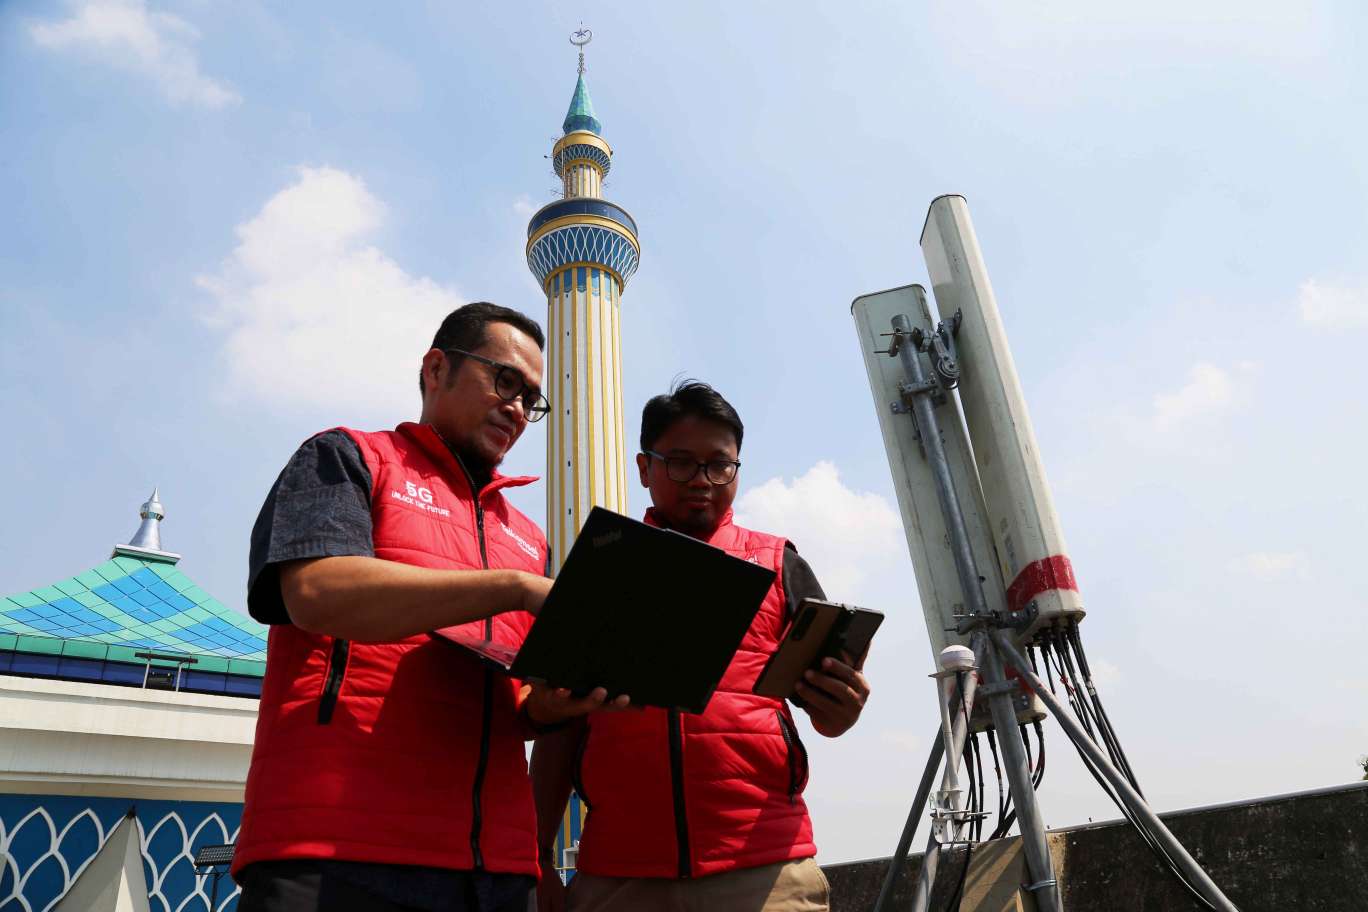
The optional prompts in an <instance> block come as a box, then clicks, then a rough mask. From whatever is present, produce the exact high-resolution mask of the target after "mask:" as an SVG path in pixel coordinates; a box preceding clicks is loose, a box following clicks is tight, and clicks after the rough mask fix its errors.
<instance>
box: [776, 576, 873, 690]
mask: <svg viewBox="0 0 1368 912" xmlns="http://www.w3.org/2000/svg"><path fill="white" fill-rule="evenodd" d="M883 619H884V616H883V612H881V611H871V610H870V609H868V608H857V607H855V606H854V605H842V604H840V603H839V602H828V601H824V600H822V599H812V598H809V599H803V601H802V604H800V605H799V606H798V611H797V613H796V614H795V615H794V618H793V621H792V623H790V624H789V626H788V630H787V631H786V632H785V633H784V638H783V640H781V641H780V643H779V648H778V649H776V650H775V651H774V655H772V656H770V659H769V661H768V662H766V663H765V667H764V670H763V671H761V672H760V677H758V678H756V680H755V686H754V687H753V688H751V691H752V692H753V693H757V694H760V695H761V696H765V697H775V698H777V699H781V700H783V699H787V698H789V697H792V696H793V695H794V688H795V687H796V686H797V684H798V682H799V681H800V680H801V679H802V677H803V672H805V671H807V670H808V669H809V668H815V667H816V666H817V664H818V663H819V662H820V661H821V660H822V659H824V658H826V657H827V656H831V657H832V658H839V657H840V653H841V651H842V650H845V651H846V652H848V653H849V654H850V655H851V657H852V658H854V659H855V660H856V661H857V662H858V661H859V660H860V659H861V657H863V656H864V654H865V651H866V650H868V649H869V643H870V641H871V640H872V639H874V631H876V630H878V629H879V625H880V624H882V623H883Z"/></svg>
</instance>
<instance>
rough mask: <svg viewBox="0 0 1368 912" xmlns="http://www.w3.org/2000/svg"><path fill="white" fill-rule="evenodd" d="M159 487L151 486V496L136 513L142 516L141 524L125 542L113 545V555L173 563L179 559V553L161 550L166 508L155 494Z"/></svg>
mask: <svg viewBox="0 0 1368 912" xmlns="http://www.w3.org/2000/svg"><path fill="white" fill-rule="evenodd" d="M160 490H161V489H160V488H158V487H153V488H152V496H151V497H149V498H147V501H146V502H145V503H144V504H143V505H142V509H140V510H139V511H138V515H139V516H140V517H142V524H141V525H139V526H138V531H137V532H134V533H133V537H132V538H131V539H129V541H128V543H127V544H124V545H115V546H114V554H115V555H119V554H122V555H125V556H127V557H139V558H143V559H153V560H165V561H170V562H171V563H173V564H174V563H175V562H176V561H178V560H180V555H179V554H173V553H171V552H170V551H163V550H162V546H161V521H162V520H163V519H165V518H166V509H165V508H164V507H163V506H162V504H161V499H160V498H159V497H158V496H157V495H158V492H159V491H160Z"/></svg>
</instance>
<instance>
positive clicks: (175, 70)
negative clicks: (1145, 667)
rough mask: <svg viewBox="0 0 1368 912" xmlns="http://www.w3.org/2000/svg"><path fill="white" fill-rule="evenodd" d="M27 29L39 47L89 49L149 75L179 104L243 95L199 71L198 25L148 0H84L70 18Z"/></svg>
mask: <svg viewBox="0 0 1368 912" xmlns="http://www.w3.org/2000/svg"><path fill="white" fill-rule="evenodd" d="M29 33H30V35H31V36H32V37H33V40H34V41H35V42H36V43H37V44H38V45H40V46H41V47H45V48H50V49H52V50H66V49H77V50H81V51H85V52H87V53H89V54H91V55H92V56H94V57H97V58H99V59H101V60H103V61H104V62H106V63H108V64H110V65H112V66H117V67H120V68H122V69H125V70H131V71H133V72H137V73H141V74H143V75H145V76H148V77H150V78H151V79H153V80H154V81H155V82H156V83H157V84H158V86H159V87H160V88H161V90H162V93H163V94H165V95H166V97H167V98H168V99H169V100H170V101H171V102H173V103H175V104H194V105H201V106H203V107H206V108H221V107H224V106H225V105H230V104H236V103H237V102H239V101H241V100H242V99H241V97H240V96H239V95H238V94H237V93H236V92H234V91H233V89H232V88H231V87H230V86H228V85H227V84H225V83H222V82H219V81H218V80H215V79H211V78H209V77H208V76H205V75H204V74H203V73H201V72H200V68H199V59H198V57H197V56H196V54H195V50H194V47H193V45H194V42H196V41H197V40H199V32H198V31H197V30H196V29H195V27H194V26H192V25H190V23H188V22H186V21H185V20H184V19H181V18H180V17H178V16H173V15H171V14H170V13H157V12H151V11H149V10H148V8H147V4H146V2H145V0H86V2H84V3H81V4H80V5H79V6H77V7H76V9H75V11H74V12H73V13H72V16H71V18H69V19H63V20H61V21H60V22H39V23H36V24H34V25H33V26H32V27H31V28H30V30H29Z"/></svg>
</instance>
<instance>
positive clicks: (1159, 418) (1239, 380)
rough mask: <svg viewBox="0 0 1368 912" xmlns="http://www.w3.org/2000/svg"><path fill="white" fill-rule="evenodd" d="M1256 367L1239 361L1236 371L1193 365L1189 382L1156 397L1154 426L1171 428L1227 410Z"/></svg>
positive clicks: (1163, 428)
mask: <svg viewBox="0 0 1368 912" xmlns="http://www.w3.org/2000/svg"><path fill="white" fill-rule="evenodd" d="M1253 371H1254V365H1253V364H1249V363H1242V364H1239V365H1237V366H1236V369H1235V370H1234V371H1231V370H1227V369H1225V368H1221V367H1217V366H1216V365H1214V364H1208V363H1206V362H1201V363H1198V364H1195V365H1193V367H1192V370H1190V371H1188V382H1187V383H1186V384H1184V385H1183V386H1182V387H1180V388H1179V389H1177V390H1176V391H1174V392H1172V393H1161V394H1159V395H1158V396H1155V397H1154V416H1153V418H1152V419H1151V423H1152V425H1153V427H1154V429H1155V430H1158V431H1169V430H1173V429H1174V428H1176V427H1178V426H1179V425H1183V424H1187V423H1189V422H1191V421H1194V420H1197V419H1201V418H1209V417H1212V416H1214V415H1218V414H1220V413H1221V412H1224V411H1227V410H1228V409H1230V408H1231V407H1232V406H1234V405H1236V404H1237V403H1238V402H1239V401H1240V400H1241V399H1242V398H1243V395H1244V392H1245V387H1246V384H1247V381H1248V378H1249V376H1250V375H1251V374H1252V373H1253Z"/></svg>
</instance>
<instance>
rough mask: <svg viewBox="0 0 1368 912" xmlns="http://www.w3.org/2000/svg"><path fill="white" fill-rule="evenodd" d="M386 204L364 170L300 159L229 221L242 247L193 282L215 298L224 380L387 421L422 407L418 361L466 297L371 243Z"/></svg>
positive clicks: (271, 401)
mask: <svg viewBox="0 0 1368 912" xmlns="http://www.w3.org/2000/svg"><path fill="white" fill-rule="evenodd" d="M384 218H385V207H384V204H383V203H381V202H380V200H378V199H376V198H375V197H374V196H373V195H372V194H371V193H370V191H368V190H367V189H366V186H365V184H364V183H363V182H362V181H361V179H360V178H358V177H356V176H354V175H351V174H348V173H346V172H345V171H339V170H337V169H334V168H327V167H324V168H301V169H300V170H299V178H298V180H297V181H296V182H295V183H293V184H291V185H290V186H289V187H286V188H285V189H284V190H281V191H280V192H279V193H277V194H276V195H275V196H273V197H272V198H271V199H270V200H269V201H267V203H266V205H265V206H263V207H262V208H261V211H260V212H259V213H257V215H256V216H255V217H254V218H252V219H251V220H250V221H248V222H246V223H244V224H242V225H239V226H238V228H237V236H238V241H239V243H238V246H237V248H236V249H234V250H233V252H232V254H231V255H229V257H228V258H227V259H226V260H225V261H224V263H223V265H222V267H221V268H220V270H219V272H218V273H217V274H215V275H211V276H200V277H198V278H197V280H196V281H197V283H198V284H199V285H200V287H202V288H204V289H205V290H206V291H208V292H209V293H210V294H212V295H213V297H214V298H215V300H216V303H217V306H216V307H215V308H214V309H213V310H212V311H211V312H210V313H209V314H207V315H206V321H207V322H208V323H209V324H210V325H211V326H213V327H215V328H219V329H222V330H223V332H224V333H225V339H224V355H225V357H226V359H227V362H228V373H229V376H228V377H227V381H228V387H229V388H230V389H235V390H241V391H244V392H245V393H247V394H248V395H251V396H254V397H255V398H258V399H260V400H261V401H262V402H263V403H265V404H267V405H271V406H277V407H300V406H303V407H319V408H327V409H328V410H329V411H339V410H341V411H349V410H350V411H353V412H355V411H358V410H360V411H363V412H365V413H366V414H370V415H372V416H373V417H376V418H383V419H385V420H395V419H396V418H400V417H404V416H408V415H412V414H414V413H415V412H416V409H417V405H418V389H417V383H418V364H419V359H420V358H421V357H422V354H423V353H424V352H425V351H426V350H427V342H428V340H429V339H430V338H431V337H432V333H433V331H434V330H435V328H436V327H437V325H438V324H439V323H440V322H441V319H442V317H444V316H445V315H446V314H447V313H448V312H450V311H451V310H452V309H454V308H456V307H459V306H460V305H461V304H462V303H464V302H463V300H462V299H461V297H460V296H459V295H458V294H457V293H456V292H455V291H453V290H451V289H449V288H443V287H441V286H439V285H437V284H436V283H435V282H433V281H432V280H431V279H428V278H424V277H414V276H411V275H409V274H408V273H406V272H405V271H404V270H403V269H402V268H401V267H400V266H399V265H398V264H397V263H396V262H394V260H392V259H390V258H389V257H388V256H386V255H385V254H384V253H383V252H382V251H380V250H379V249H378V248H376V247H375V246H374V245H373V244H370V243H367V241H368V240H369V239H370V238H371V237H373V235H374V234H375V232H376V231H377V230H378V229H379V228H380V227H381V225H382V224H383V222H384Z"/></svg>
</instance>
